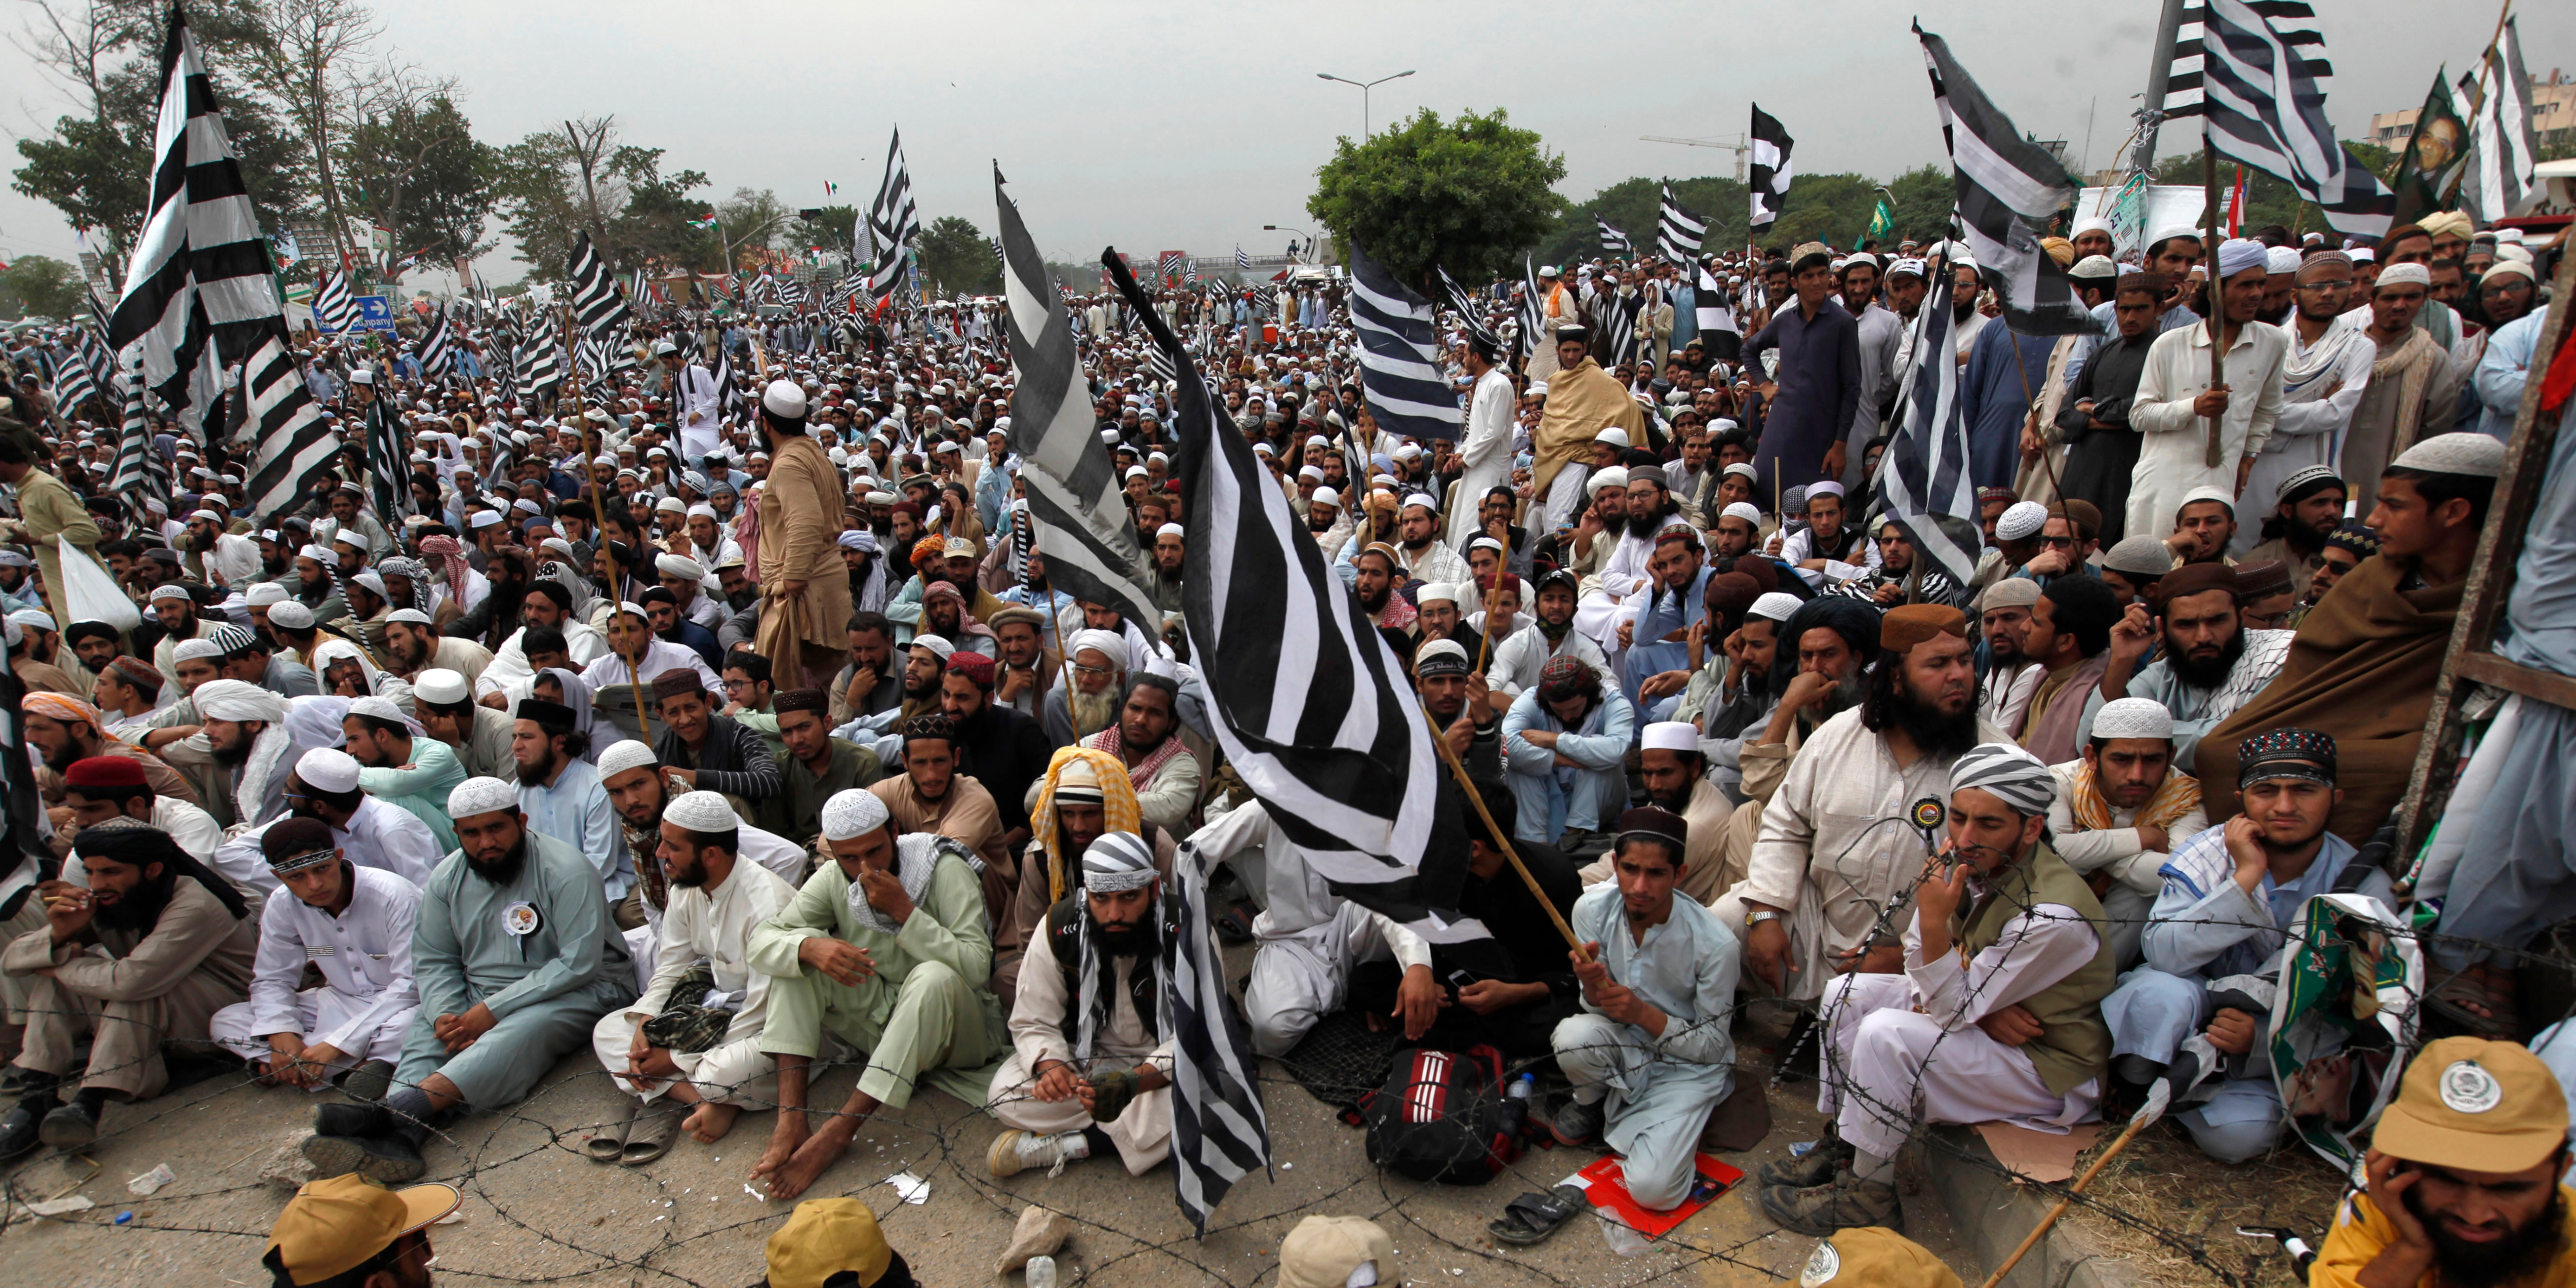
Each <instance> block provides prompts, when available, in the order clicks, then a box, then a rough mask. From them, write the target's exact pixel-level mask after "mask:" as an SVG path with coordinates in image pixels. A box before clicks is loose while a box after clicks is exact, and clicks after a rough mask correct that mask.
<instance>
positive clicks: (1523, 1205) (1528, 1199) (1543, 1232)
mask: <svg viewBox="0 0 2576 1288" xmlns="http://www.w3.org/2000/svg"><path fill="white" fill-rule="evenodd" d="M1590 1206H1592V1201H1591V1200H1590V1199H1589V1198H1587V1197H1586V1196H1585V1195H1584V1192H1583V1188H1582V1187H1581V1186H1579V1185H1560V1186H1557V1187H1556V1188H1555V1189H1552V1190H1549V1191H1548V1192H1546V1193H1544V1194H1541V1193H1539V1192H1538V1191H1536V1190H1532V1191H1530V1192H1529V1193H1527V1194H1524V1195H1522V1196H1520V1197H1519V1198H1516V1199H1513V1200H1512V1201H1511V1202H1509V1203H1507V1204H1504V1205H1503V1215H1502V1218H1501V1219H1500V1220H1495V1221H1488V1222H1486V1223H1485V1233H1487V1234H1490V1235H1492V1236H1494V1241H1495V1242H1496V1243H1508V1244H1511V1245H1513V1246H1515V1247H1524V1248H1525V1247H1528V1246H1529V1245H1531V1244H1534V1243H1545V1242H1547V1240H1548V1237H1549V1236H1550V1235H1553V1234H1555V1233H1556V1232H1557V1231H1558V1230H1560V1229H1562V1228H1564V1226H1565V1223H1566V1222H1568V1221H1571V1220H1573V1219H1574V1217H1575V1215H1576V1214H1577V1213H1580V1212H1582V1211H1583V1210H1584V1209H1585V1208H1588V1207H1590Z"/></svg>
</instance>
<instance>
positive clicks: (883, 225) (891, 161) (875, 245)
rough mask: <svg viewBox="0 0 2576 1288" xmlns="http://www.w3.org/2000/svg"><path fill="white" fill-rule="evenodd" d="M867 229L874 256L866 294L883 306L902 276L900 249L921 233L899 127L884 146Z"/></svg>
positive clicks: (902, 258) (902, 256)
mask: <svg viewBox="0 0 2576 1288" xmlns="http://www.w3.org/2000/svg"><path fill="white" fill-rule="evenodd" d="M867 230H868V245H869V248H870V252H871V253H872V254H873V255H874V256H875V257H876V262H875V264H874V265H873V266H872V267H870V268H869V270H868V292H869V294H870V295H872V296H874V297H875V299H876V301H877V303H879V304H883V303H885V301H886V299H887V297H889V296H891V295H893V294H894V288H895V283H896V281H897V280H899V279H900V278H901V277H902V276H903V266H904V254H903V252H904V247H905V246H906V245H908V244H910V243H911V241H912V239H913V238H914V237H915V236H917V235H919V234H920V232H921V212H920V210H919V209H918V208H917V207H916V206H915V205H914V204H913V200H912V172H911V171H909V170H907V169H905V168H904V162H903V131H902V130H901V129H900V128H898V129H897V130H895V132H894V138H893V141H891V142H889V143H887V144H886V164H885V178H884V179H882V180H880V181H879V182H878V184H877V195H876V200H874V201H872V202H870V203H868V212H867Z"/></svg>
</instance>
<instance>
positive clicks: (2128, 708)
mask: <svg viewBox="0 0 2576 1288" xmlns="http://www.w3.org/2000/svg"><path fill="white" fill-rule="evenodd" d="M2093 736H2094V737H2096V738H2171V737H2173V712H2171V711H2168V710H2166V709H2165V704H2163V703H2161V702H2158V701H2156V700H2155V699H2154V698H2116V699H2113V700H2112V701H2109V702H2105V703H2103V704H2102V709H2101V710H2099V711H2096V712H2094V713H2093Z"/></svg>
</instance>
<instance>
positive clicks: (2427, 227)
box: [2415, 210, 2476, 241]
mask: <svg viewBox="0 0 2576 1288" xmlns="http://www.w3.org/2000/svg"><path fill="white" fill-rule="evenodd" d="M2415 224H2416V226H2417V227H2419V228H2421V229H2423V230H2424V231H2425V233H2427V234H2428V235H2430V236H2431V237H2433V238H2434V239H2435V240H2437V241H2438V240H2440V239H2441V238H2442V237H2443V236H2444V235H2446V234H2447V235H2449V236H2452V237H2457V238H2459V239H2460V240H2462V241H2467V240H2468V239H2469V237H2470V236H2471V234H2472V233H2474V232H2475V231H2476V228H2475V225H2472V224H2471V223H2470V222H2469V217H2468V216H2467V215H2465V214H2462V213H2461V212H2459V211H2456V210H2445V211H2442V212H2440V213H2438V214H2431V215H2426V216H2424V217H2423V218H2421V219H2419V220H2416V221H2415Z"/></svg>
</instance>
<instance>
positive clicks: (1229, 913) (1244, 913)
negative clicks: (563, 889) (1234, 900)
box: [1216, 903, 1260, 944]
mask: <svg viewBox="0 0 2576 1288" xmlns="http://www.w3.org/2000/svg"><path fill="white" fill-rule="evenodd" d="M1258 915H1260V912H1259V910H1258V909H1256V908H1254V907H1253V906H1252V905H1251V904H1248V903H1238V904H1236V905H1234V906H1233V907H1231V908H1228V909H1226V910H1225V911H1224V912H1222V913H1219V914H1218V915H1217V918H1216V933H1217V935H1218V937H1219V938H1222V939H1224V940H1225V941H1226V942H1227V943H1230V944H1248V943H1251V942H1252V919H1253V918H1254V917H1256V916H1258Z"/></svg>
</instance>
